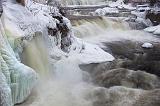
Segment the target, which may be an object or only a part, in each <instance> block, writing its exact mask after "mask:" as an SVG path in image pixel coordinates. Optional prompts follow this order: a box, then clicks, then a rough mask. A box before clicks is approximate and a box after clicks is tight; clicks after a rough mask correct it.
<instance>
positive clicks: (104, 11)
mask: <svg viewBox="0 0 160 106" xmlns="http://www.w3.org/2000/svg"><path fill="white" fill-rule="evenodd" d="M112 13H119V10H118V9H117V8H111V7H105V8H102V9H97V10H96V11H95V12H94V14H95V15H99V16H104V15H106V14H112Z"/></svg>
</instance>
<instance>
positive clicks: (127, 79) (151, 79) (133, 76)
mask: <svg viewBox="0 0 160 106" xmlns="http://www.w3.org/2000/svg"><path fill="white" fill-rule="evenodd" d="M159 81H160V80H159V78H158V77H157V76H155V75H152V74H148V73H146V72H143V71H133V70H128V69H123V68H118V69H113V70H109V71H106V72H104V73H101V74H99V75H97V76H96V77H95V82H96V83H97V84H99V85H101V86H103V87H107V88H108V87H112V86H126V87H130V88H140V89H145V90H150V89H155V88H159V87H160V83H159Z"/></svg>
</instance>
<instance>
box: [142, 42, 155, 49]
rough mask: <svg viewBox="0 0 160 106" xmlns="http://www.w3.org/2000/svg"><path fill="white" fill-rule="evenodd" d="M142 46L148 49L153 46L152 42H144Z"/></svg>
mask: <svg viewBox="0 0 160 106" xmlns="http://www.w3.org/2000/svg"><path fill="white" fill-rule="evenodd" d="M142 47H143V48H147V49H150V48H153V44H151V43H144V44H143V45H142Z"/></svg>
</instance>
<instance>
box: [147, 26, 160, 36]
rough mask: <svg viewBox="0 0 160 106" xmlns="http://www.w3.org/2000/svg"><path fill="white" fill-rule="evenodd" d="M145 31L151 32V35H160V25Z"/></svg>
mask: <svg viewBox="0 0 160 106" xmlns="http://www.w3.org/2000/svg"><path fill="white" fill-rule="evenodd" d="M144 31H146V32H149V33H153V34H155V35H160V25H157V26H152V27H148V28H146V29H144Z"/></svg>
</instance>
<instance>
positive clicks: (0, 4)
mask: <svg viewBox="0 0 160 106" xmlns="http://www.w3.org/2000/svg"><path fill="white" fill-rule="evenodd" d="M2 12H3V8H2V0H0V17H1V15H2Z"/></svg>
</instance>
